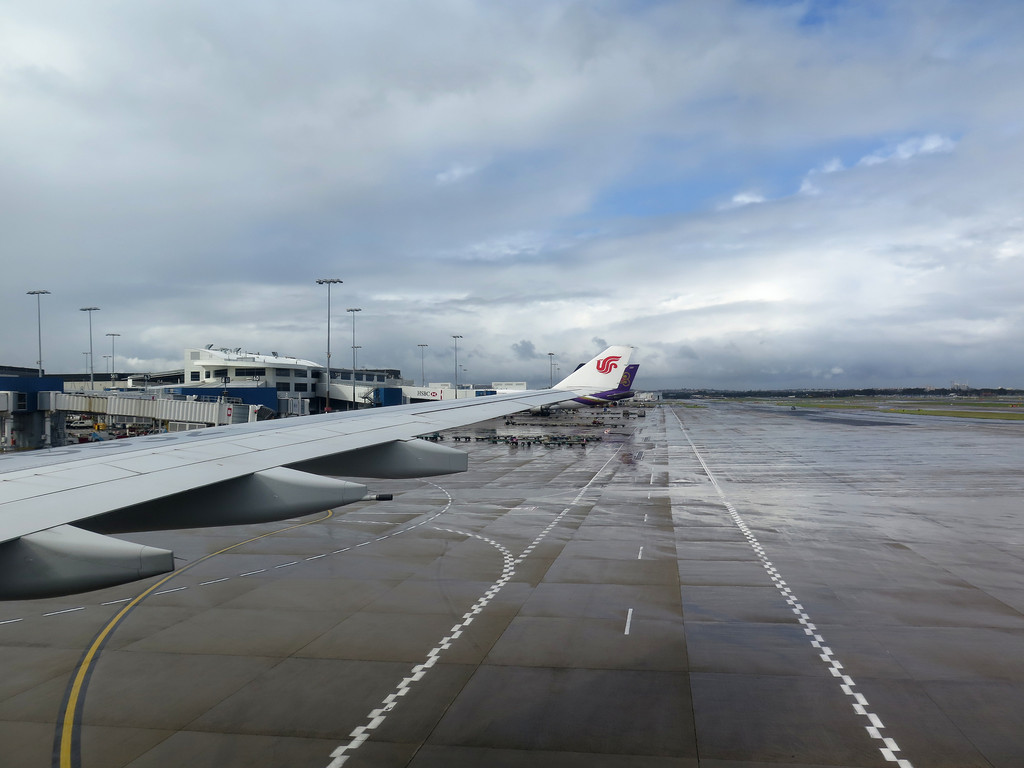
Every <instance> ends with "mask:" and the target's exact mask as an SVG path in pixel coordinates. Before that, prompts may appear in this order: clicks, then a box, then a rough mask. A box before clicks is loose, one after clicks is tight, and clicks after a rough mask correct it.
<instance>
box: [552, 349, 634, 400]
mask: <svg viewBox="0 0 1024 768" xmlns="http://www.w3.org/2000/svg"><path fill="white" fill-rule="evenodd" d="M632 354H633V347H627V346H611V347H608V349H606V350H604V352H602V353H601V354H599V355H597V356H596V357H594V358H593V359H591V360H590V361H589V362H587V363H584V364H583V365H582V366H581V367H579V368H577V369H576V370H575V371H573V372H572V373H570V374H569V375H568V376H566V377H565V378H564V379H562V380H561V381H560V382H558V383H557V384H555V386H554V389H562V390H568V391H572V392H576V393H578V394H585V395H589V394H594V393H596V392H607V391H609V390H616V389H620V388H623V387H624V388H625V389H627V390H628V389H629V387H630V386H631V385H632V382H633V376H632V374H633V373H635V371H636V367H635V366H631V365H629V358H630V355H632ZM631 368H632V371H631V370H630V369H631ZM627 375H628V381H627Z"/></svg>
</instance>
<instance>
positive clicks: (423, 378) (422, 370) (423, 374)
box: [416, 344, 430, 387]
mask: <svg viewBox="0 0 1024 768" xmlns="http://www.w3.org/2000/svg"><path fill="white" fill-rule="evenodd" d="M416 346H417V347H419V348H420V386H421V387H426V386H427V374H426V370H427V369H426V368H425V367H424V362H423V353H424V352H426V351H427V347H428V346H430V345H429V344H417V345H416Z"/></svg>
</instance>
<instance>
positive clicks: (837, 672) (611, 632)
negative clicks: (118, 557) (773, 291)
mask: <svg viewBox="0 0 1024 768" xmlns="http://www.w3.org/2000/svg"><path fill="white" fill-rule="evenodd" d="M591 419H592V416H591V415H589V414H588V415H586V416H585V417H584V416H580V417H577V418H576V419H572V418H570V417H563V416H558V417H552V418H550V419H548V420H546V421H545V420H543V419H540V418H517V419H516V423H515V424H511V425H506V424H504V423H503V422H501V421H497V422H488V423H486V424H483V425H480V426H479V427H477V428H475V429H463V430H457V431H455V432H454V433H449V434H447V437H448V439H449V440H450V439H451V438H452V437H454V435H455V434H457V435H459V436H469V437H472V438H478V437H479V438H485V439H481V440H477V439H473V440H470V441H460V442H459V443H458V447H459V448H461V449H463V450H466V451H469V452H470V454H471V459H470V471H469V472H467V473H463V474H460V475H451V476H446V477H440V478H432V479H430V480H423V481H400V482H389V481H375V482H374V487H375V489H376V490H380V491H394V492H395V500H394V501H392V502H382V503H377V504H359V505H354V506H349V507H345V508H342V509H339V510H337V511H336V512H335V513H334V514H333V515H331V516H330V517H325V516H324V515H320V516H311V517H309V518H303V519H301V520H297V521H290V522H288V523H282V524H276V525H265V526H253V527H245V528H230V529H228V528H221V529H210V530H206V531H188V532H165V533H159V534H145V535H138V536H135V537H132V538H134V539H135V540H138V541H144V542H146V543H152V544H155V545H157V546H165V547H171V548H173V549H174V550H175V552H176V554H177V555H178V556H179V557H181V558H183V560H182V561H181V566H182V567H184V566H191V567H185V568H184V569H183V570H180V571H179V572H178V574H177V575H176V576H174V577H173V578H172V579H170V580H169V581H166V582H165V583H162V584H160V585H159V586H158V587H156V588H155V589H153V591H152V592H151V593H150V594H148V595H147V596H146V597H145V598H144V599H142V600H139V601H138V602H137V603H133V602H132V598H135V597H136V596H138V595H140V594H141V593H142V592H143V590H144V589H145V588H146V587H147V586H148V585H149V584H153V583H154V582H153V581H150V582H144V583H142V584H141V585H133V586H132V587H131V588H129V587H121V588H118V589H112V590H106V591H103V592H95V593H90V594H88V595H80V596H77V597H69V598H61V599H54V600H46V601H29V602H19V603H0V669H2V672H3V673H2V675H0V765H3V766H17V767H18V768H21V767H22V766H25V767H29V766H49V765H55V766H56V765H67V766H80V767H81V768H110V767H111V766H131V768H152V767H154V766H176V765H188V766H194V767H195V768H206V767H207V766H209V767H210V768H212V767H213V766H217V768H231V767H234V766H239V767H241V766H245V767H246V768H262V767H264V766H266V767H270V766H275V767H276V766H289V767H292V766H310V767H311V768H324V767H325V766H329V765H335V766H339V765H342V764H344V765H345V766H407V765H408V766H414V767H415V768H427V767H430V768H433V767H434V766H463V765H464V766H480V765H487V766H504V767H508V768H517V767H519V766H530V768H545V767H546V766H588V767H590V766H595V767H597V768H601V767H604V766H608V767H609V768H633V767H634V766H654V767H656V768H660V767H661V766H664V767H665V768H668V767H669V766H673V767H678V768H696V767H697V766H703V767H706V768H764V767H765V766H788V767H790V768H800V767H803V768H810V767H812V766H815V767H820V766H830V767H837V766H850V767H853V766H857V767H862V768H874V767H876V766H902V768H906V767H907V766H910V765H913V766H916V767H917V768H924V767H925V766H939V767H945V766H948V767H949V768H954V767H955V768H973V767H974V766H998V767H1000V768H1002V767H1006V768H1011V767H1018V766H1021V765H1024V472H1022V468H1024V467H1022V465H1024V425H1020V424H1014V423H1005V424H1000V423H993V422H991V421H980V420H965V419H944V418H939V417H929V416H910V415H907V416H904V415H898V414H894V415H889V414H886V415H885V416H884V417H881V416H879V414H877V413H871V414H870V415H866V416H860V415H858V414H857V413H856V412H843V413H836V412H827V413H816V412H813V411H808V410H802V409H801V410H796V411H793V410H791V409H790V408H789V407H773V406H750V405H736V404H710V405H708V406H706V407H681V406H661V407H658V408H654V409H651V410H650V411H648V414H647V416H646V418H643V419H628V420H624V419H622V418H620V417H618V416H614V415H610V416H607V417H603V419H604V424H601V425H592V424H590V421H591ZM545 435H557V436H560V437H566V436H586V437H591V438H597V437H600V438H601V439H600V440H599V441H598V440H593V441H590V442H588V443H587V444H586V445H578V444H572V443H570V442H569V441H560V442H552V443H548V444H543V443H542V442H541V441H539V440H528V439H525V438H527V437H531V436H532V437H538V436H540V437H543V436H545ZM502 436H503V437H509V436H517V437H520V438H523V439H521V440H520V441H518V443H517V444H509V443H508V442H504V441H494V440H492V439H491V438H494V437H502ZM448 444H449V445H454V444H455V443H454V442H450V443H448ZM267 534H271V535H267ZM255 537H261V538H255ZM126 538H128V537H126ZM250 539H252V540H251V541H248V540H250ZM243 541H248V543H245V544H242V545H241V546H235V545H238V544H239V543H240V542H243ZM213 553H219V554H216V555H214V556H212V557H209V558H208V559H205V560H203V561H202V562H198V561H199V559H200V558H203V557H204V556H206V555H211V554H213ZM90 650H93V651H94V652H93V653H92V654H91V655H89V653H88V652H89V651H90ZM76 670H84V673H83V674H81V675H79V676H78V677H76ZM76 679H79V680H81V681H82V682H81V684H80V685H78V686H77V687H75V686H73V685H72V683H73V681H74V680H76Z"/></svg>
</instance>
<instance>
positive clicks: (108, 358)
mask: <svg viewBox="0 0 1024 768" xmlns="http://www.w3.org/2000/svg"><path fill="white" fill-rule="evenodd" d="M103 359H104V360H113V359H114V356H113V355H104V356H103ZM104 365H106V363H104ZM113 370H114V364H113V363H110V371H111V373H110V380H111V381H113V380H114V374H113Z"/></svg>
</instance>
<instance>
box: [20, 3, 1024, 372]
mask: <svg viewBox="0 0 1024 768" xmlns="http://www.w3.org/2000/svg"><path fill="white" fill-rule="evenodd" d="M0 13H2V18H3V19H4V23H3V24H2V25H0V248H2V254H3V257H2V264H3V275H2V277H0V286H2V289H3V292H2V300H0V324H2V328H3V331H4V332H3V334H2V336H0V339H2V341H0V363H3V364H9V365H22V366H34V365H35V360H36V357H37V353H36V322H35V320H36V318H35V310H36V307H35V298H34V297H32V296H28V295H26V294H25V292H26V291H28V290H33V289H46V290H49V291H51V295H49V296H43V297H42V317H43V357H44V363H45V367H46V368H47V370H48V371H52V372H64V371H82V370H84V369H85V356H83V354H82V352H83V351H85V350H88V348H89V338H88V322H87V316H86V314H85V313H83V312H80V311H79V308H80V307H84V306H90V305H94V306H98V307H100V308H101V309H100V311H98V312H95V313H94V315H93V319H94V338H95V342H94V344H95V354H96V368H97V370H100V369H101V366H102V367H105V365H106V363H107V361H105V360H102V359H101V358H100V355H101V354H109V351H110V350H109V341H110V339H109V338H107V337H106V336H105V334H106V333H120V334H121V336H120V337H118V339H117V342H118V343H117V356H118V363H117V365H118V369H119V370H121V369H123V368H126V367H127V368H131V369H136V370H146V369H161V368H171V367H180V366H181V365H182V362H181V360H182V357H183V354H182V350H183V349H184V348H185V347H188V346H203V345H205V344H210V343H212V344H214V345H216V346H218V347H220V346H225V347H243V348H246V349H248V350H252V351H261V352H268V351H271V350H276V351H278V352H281V353H284V354H291V355H296V356H299V357H307V358H311V359H314V360H323V359H324V357H325V354H324V352H325V347H326V341H325V336H326V322H327V311H326V310H327V307H326V303H327V302H326V298H327V297H326V291H325V289H324V288H323V287H322V286H318V285H316V284H315V282H314V281H315V279H316V278H320V277H335V278H340V279H342V280H344V284H343V285H340V286H336V287H335V289H334V291H333V292H332V299H333V307H334V309H335V318H334V325H333V328H334V331H333V342H334V344H333V356H334V357H333V359H334V360H335V362H337V361H339V360H341V361H347V360H349V359H350V357H349V356H350V346H351V325H350V317H351V316H350V315H347V314H346V313H345V311H344V310H345V309H346V308H348V307H361V308H362V312H361V313H359V315H358V318H357V327H356V332H357V342H356V343H357V344H359V345H360V346H361V347H362V349H361V350H360V358H359V361H360V364H361V365H363V364H365V365H367V366H381V367H385V366H386V367H399V368H402V369H403V371H404V372H405V373H406V375H408V376H410V377H414V378H416V379H417V380H418V379H419V373H420V348H419V347H417V346H416V345H417V344H428V345H429V347H427V349H426V369H427V370H426V374H427V378H428V379H430V380H432V381H448V380H451V379H452V378H453V368H454V359H453V342H452V339H451V336H452V334H460V335H462V336H463V338H462V339H461V340H460V341H459V362H460V364H461V365H463V366H464V367H465V368H466V373H465V374H463V376H465V378H466V379H468V380H472V381H474V382H479V383H486V382H490V381H492V380H495V379H514V380H523V379H526V380H528V381H529V382H530V383H531V385H546V384H547V381H548V372H549V368H548V361H549V358H548V355H547V353H548V352H554V353H555V354H556V360H557V362H558V363H559V364H560V366H561V368H562V371H561V372H562V373H563V374H564V373H567V372H568V371H569V370H571V369H572V368H573V367H574V366H575V364H576V363H577V362H580V361H582V360H584V359H586V358H588V357H590V356H591V355H592V354H593V353H594V352H596V351H599V350H600V349H601V348H602V347H603V345H604V344H605V343H606V342H607V343H620V344H632V345H634V346H636V347H637V353H636V358H635V361H637V362H640V363H641V368H640V376H639V379H638V386H639V387H640V388H661V387H689V386H694V387H703V386H712V387H723V388H731V387H789V386H798V387H847V386H869V385H882V386H888V385H893V386H895V385H903V386H911V385H920V384H934V385H939V386H942V385H948V384H949V382H950V381H953V380H956V381H960V382H968V383H970V384H972V385H976V386H982V385H985V386H1024V172H1022V169H1024V141H1022V139H1024V85H1022V84H1024V48H1022V47H1021V45H1020V40H1022V39H1024V4H1022V3H1020V2H1018V1H1017V0H1004V1H1002V2H997V1H995V0H969V1H968V0H916V1H915V0H902V1H901V0H878V1H874V0H856V1H854V0H850V1H849V2H843V1H841V0H832V1H831V2H820V1H816V0H801V1H794V2H790V1H788V0H776V1H771V0H708V1H707V2H696V1H692V2H688V1H685V0H675V1H672V2H657V1H653V0H634V1H633V2H626V1H624V2H614V1H612V0H605V1H602V0H594V1H587V2H560V1H558V0H544V1H543V2H540V1H537V2H531V1H530V0H522V1H517V2H514V3H494V2H474V0H415V1H412V0H409V1H407V2H394V1H392V0H374V2H372V3H354V2H338V0H330V1H328V0H322V1H321V0H306V1H305V2H301V3H285V2H281V1H271V0H244V2H243V1H241V0H238V1H232V0H224V1H221V2H189V1H188V0H175V1H174V2H170V1H168V2H159V1H157V2H147V3H139V2H129V1H127V0H125V1H124V2H116V1H114V0H109V1H106V2H98V1H90V0H85V1H83V2H67V1H66V0H63V1H61V2H47V1H46V0H36V1H35V2H32V3H25V2H21V1H20V0H0ZM460 378H461V377H460Z"/></svg>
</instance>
